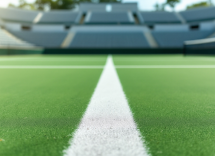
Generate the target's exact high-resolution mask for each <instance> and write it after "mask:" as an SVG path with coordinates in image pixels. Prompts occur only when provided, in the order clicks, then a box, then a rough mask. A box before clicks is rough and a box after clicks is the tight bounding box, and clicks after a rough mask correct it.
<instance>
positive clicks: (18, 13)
mask: <svg viewBox="0 0 215 156" xmlns="http://www.w3.org/2000/svg"><path fill="white" fill-rule="evenodd" d="M38 13H39V12H37V11H27V10H21V9H13V8H0V18H1V19H3V20H4V21H9V22H20V23H33V21H34V19H35V18H36V17H37V15H38Z"/></svg>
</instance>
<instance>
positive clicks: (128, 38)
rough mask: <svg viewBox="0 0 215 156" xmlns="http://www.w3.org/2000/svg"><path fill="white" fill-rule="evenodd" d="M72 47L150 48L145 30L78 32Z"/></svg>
mask: <svg viewBox="0 0 215 156" xmlns="http://www.w3.org/2000/svg"><path fill="white" fill-rule="evenodd" d="M70 47H72V48H146V47H147V48H149V44H148V42H147V40H146V38H145V37H144V35H143V32H132V31H131V32H113V31H112V32H78V33H77V34H76V35H75V37H74V39H73V42H72V43H71V44H70Z"/></svg>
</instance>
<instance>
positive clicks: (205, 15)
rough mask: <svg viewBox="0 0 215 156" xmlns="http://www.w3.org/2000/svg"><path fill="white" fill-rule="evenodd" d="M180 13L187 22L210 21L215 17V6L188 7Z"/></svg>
mask: <svg viewBox="0 0 215 156" xmlns="http://www.w3.org/2000/svg"><path fill="white" fill-rule="evenodd" d="M180 14H181V16H182V17H183V18H184V19H185V20H186V21H187V22H200V21H210V20H214V19H215V7H205V8H197V9H190V10H187V11H182V12H180Z"/></svg>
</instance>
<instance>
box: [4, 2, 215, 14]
mask: <svg viewBox="0 0 215 156" xmlns="http://www.w3.org/2000/svg"><path fill="white" fill-rule="evenodd" d="M81 2H93V3H99V2H119V3H130V2H136V3H138V7H139V9H140V10H144V11H146V10H147V11H152V10H166V11H171V10H176V11H182V10H186V9H191V8H196V7H207V6H213V5H214V2H215V1H214V0H150V1H147V0H7V1H5V0H1V2H0V7H19V8H24V9H30V10H38V9H39V10H41V9H42V10H50V9H71V8H74V7H75V5H77V4H78V3H81Z"/></svg>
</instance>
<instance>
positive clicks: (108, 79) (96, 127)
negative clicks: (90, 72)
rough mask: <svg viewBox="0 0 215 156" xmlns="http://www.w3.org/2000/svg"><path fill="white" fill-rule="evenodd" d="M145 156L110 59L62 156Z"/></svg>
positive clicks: (142, 141)
mask: <svg viewBox="0 0 215 156" xmlns="http://www.w3.org/2000/svg"><path fill="white" fill-rule="evenodd" d="M98 155H102V156H147V155H148V154H147V148H146V147H145V145H144V140H142V137H141V134H140V132H139V130H138V129H137V126H136V123H135V121H134V119H133V115H132V112H131V110H130V108H129V105H128V102H127V100H126V96H125V94H124V92H123V89H122V86H121V83H120V80H119V78H118V75H117V72H116V69H115V67H114V64H113V60H112V57H111V56H109V57H108V59H107V63H106V65H105V68H104V70H103V72H102V75H101V77H100V80H99V82H98V84H97V87H96V89H95V91H94V93H93V96H92V98H91V100H90V103H89V105H88V107H87V110H86V112H85V114H84V116H83V118H82V120H81V122H80V125H79V127H78V129H77V130H76V131H75V132H74V134H73V138H72V139H71V140H70V146H69V147H68V149H66V150H64V156H98Z"/></svg>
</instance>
